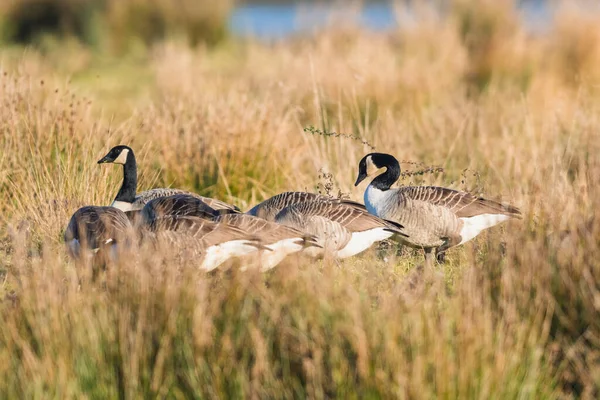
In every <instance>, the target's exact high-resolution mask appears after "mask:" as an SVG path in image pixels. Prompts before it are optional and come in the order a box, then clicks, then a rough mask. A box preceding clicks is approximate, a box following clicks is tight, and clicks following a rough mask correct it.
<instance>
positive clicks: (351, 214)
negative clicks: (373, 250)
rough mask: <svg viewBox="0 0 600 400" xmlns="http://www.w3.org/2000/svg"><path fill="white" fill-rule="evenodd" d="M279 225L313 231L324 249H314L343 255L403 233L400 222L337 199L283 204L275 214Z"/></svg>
mask: <svg viewBox="0 0 600 400" xmlns="http://www.w3.org/2000/svg"><path fill="white" fill-rule="evenodd" d="M275 221H276V222H278V223H281V224H283V225H287V226H291V227H294V228H296V229H298V230H301V231H304V232H307V233H310V234H313V235H315V236H316V237H317V238H318V241H317V242H318V243H319V245H321V246H322V247H323V248H324V250H323V251H321V252H319V251H317V250H314V251H313V252H312V253H313V255H315V256H319V255H322V254H323V253H324V252H327V253H331V254H333V255H334V256H335V257H339V258H346V257H350V256H353V255H355V254H358V253H360V252H362V251H364V250H366V249H367V248H369V247H370V246H371V245H373V243H375V242H377V241H380V240H385V239H387V238H389V237H391V236H392V235H394V234H399V235H404V232H403V230H402V226H401V225H400V224H396V223H392V222H389V221H384V220H382V219H380V218H377V217H376V216H374V215H371V214H369V213H368V212H366V211H365V210H363V209H362V208H360V207H357V206H356V205H355V204H353V203H350V204H345V203H344V202H343V201H339V200H328V201H312V202H304V203H297V204H293V205H290V206H287V207H285V208H284V209H283V210H281V211H280V212H279V213H278V214H277V215H276V217H275Z"/></svg>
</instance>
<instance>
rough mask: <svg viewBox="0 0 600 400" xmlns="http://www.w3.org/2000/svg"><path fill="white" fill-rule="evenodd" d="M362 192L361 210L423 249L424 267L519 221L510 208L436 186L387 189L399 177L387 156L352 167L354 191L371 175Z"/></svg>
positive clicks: (394, 163)
mask: <svg viewBox="0 0 600 400" xmlns="http://www.w3.org/2000/svg"><path fill="white" fill-rule="evenodd" d="M381 168H385V169H386V170H385V172H383V173H382V174H380V175H378V176H377V177H375V179H373V181H372V182H371V183H370V184H369V186H368V187H367V189H366V190H365V205H366V207H367V210H368V211H369V212H370V213H372V214H374V215H377V216H378V217H380V218H384V219H388V220H392V221H395V222H398V223H400V224H402V225H403V226H404V232H405V233H407V234H408V237H405V238H403V239H402V240H403V242H404V243H406V244H407V245H409V246H412V247H417V248H423V249H424V251H425V261H426V263H427V264H430V265H431V264H432V263H433V257H434V252H435V250H436V249H437V251H438V252H443V251H445V250H446V249H448V248H450V247H453V246H457V245H460V244H463V243H465V242H468V241H469V240H471V239H473V238H474V237H475V236H477V235H478V234H479V233H480V232H481V231H483V230H484V229H487V228H490V227H492V226H494V225H497V224H499V223H501V222H503V221H506V220H508V219H511V218H521V212H520V211H519V210H518V209H517V208H515V207H513V206H510V205H504V204H501V203H498V202H496V201H493V200H487V199H484V198H482V197H476V196H473V195H472V194H470V193H466V192H459V191H456V190H452V189H447V188H443V187H437V186H407V187H401V188H399V189H392V188H391V186H392V184H394V183H395V182H396V181H397V180H398V178H399V177H400V164H399V163H398V160H396V158H394V157H393V156H392V155H389V154H384V153H370V154H367V155H366V156H364V157H363V158H362V159H361V160H360V163H359V165H358V178H357V179H356V183H355V184H354V186H358V185H359V184H360V183H361V182H362V181H363V180H364V179H366V178H367V177H369V176H372V175H374V174H375V173H376V172H377V171H378V170H379V169H381Z"/></svg>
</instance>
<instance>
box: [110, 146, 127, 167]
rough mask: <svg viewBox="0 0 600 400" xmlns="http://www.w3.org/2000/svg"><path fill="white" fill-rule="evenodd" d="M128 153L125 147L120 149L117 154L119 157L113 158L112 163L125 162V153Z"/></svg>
mask: <svg viewBox="0 0 600 400" xmlns="http://www.w3.org/2000/svg"><path fill="white" fill-rule="evenodd" d="M128 154H129V150H127V149H123V150H121V153H120V154H119V157H117V158H115V161H113V163H115V164H125V163H126V162H127V155H128Z"/></svg>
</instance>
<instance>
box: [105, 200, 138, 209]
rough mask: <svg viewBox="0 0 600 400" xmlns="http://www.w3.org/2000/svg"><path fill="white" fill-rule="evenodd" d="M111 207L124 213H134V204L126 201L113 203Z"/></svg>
mask: <svg viewBox="0 0 600 400" xmlns="http://www.w3.org/2000/svg"><path fill="white" fill-rule="evenodd" d="M110 206H111V207H114V208H118V209H119V210H121V211H123V212H127V211H132V210H133V209H134V208H133V204H131V203H128V202H126V201H117V200H115V201H113V202H112V204H111V205H110Z"/></svg>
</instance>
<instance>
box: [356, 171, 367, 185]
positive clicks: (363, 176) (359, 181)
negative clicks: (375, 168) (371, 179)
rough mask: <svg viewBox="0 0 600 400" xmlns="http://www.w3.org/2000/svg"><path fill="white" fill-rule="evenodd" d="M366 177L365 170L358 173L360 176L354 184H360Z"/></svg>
mask: <svg viewBox="0 0 600 400" xmlns="http://www.w3.org/2000/svg"><path fill="white" fill-rule="evenodd" d="M366 177H367V174H365V173H364V172H361V173H360V174H358V178H356V182H354V186H358V185H359V184H360V183H361V182H362V181H364V180H365V178H366Z"/></svg>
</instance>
